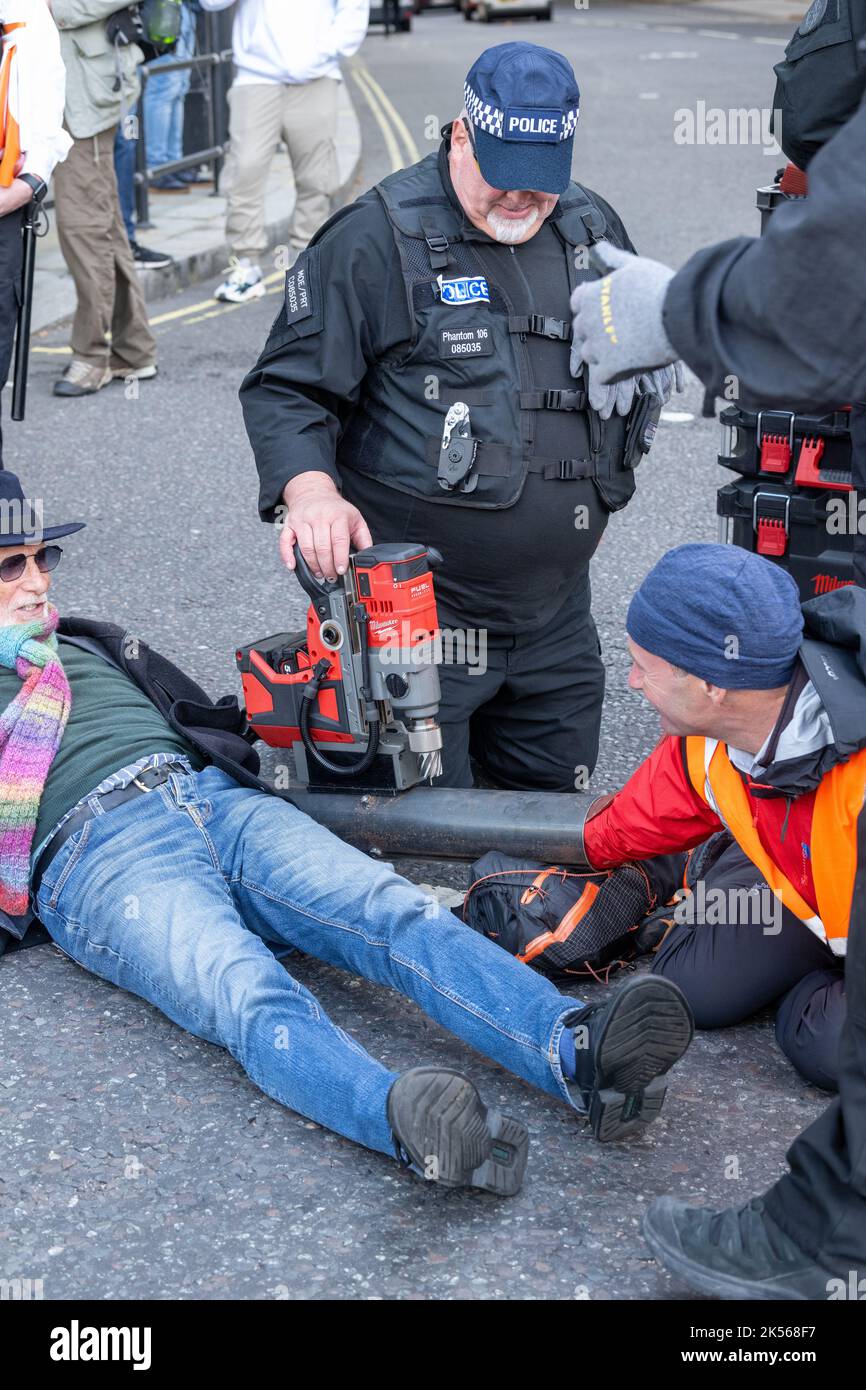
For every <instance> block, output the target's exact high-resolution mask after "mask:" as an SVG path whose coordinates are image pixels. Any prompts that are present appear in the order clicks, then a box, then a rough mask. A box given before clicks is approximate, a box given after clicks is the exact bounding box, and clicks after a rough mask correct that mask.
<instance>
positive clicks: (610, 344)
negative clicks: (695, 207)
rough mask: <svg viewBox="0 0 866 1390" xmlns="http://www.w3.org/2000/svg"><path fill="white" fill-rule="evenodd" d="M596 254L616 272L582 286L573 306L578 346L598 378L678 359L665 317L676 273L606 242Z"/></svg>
mask: <svg viewBox="0 0 866 1390" xmlns="http://www.w3.org/2000/svg"><path fill="white" fill-rule="evenodd" d="M593 255H594V258H595V259H596V260H597V261H600V262H601V263H602V264H603V265H604V266H605V267H606V268H607V269H608V271H612V272H613V273H612V274H607V275H603V276H602V277H601V278H600V279H598V280H590V281H587V282H586V283H585V284H583V285H578V287H577V289H576V290H575V291H574V294H573V295H572V296H571V309H572V313H573V314H574V321H573V329H574V344H575V347H576V349H577V351H578V352H579V353H580V356H581V358H582V359H583V361H584V362H587V363H589V365H590V367H591V368H593V369H594V372H595V375H596V377H597V380H598V381H599V382H600V383H603V384H604V383H610V382H618V381H623V380H624V379H625V378H626V377H630V376H634V375H635V373H636V372H640V371H650V370H653V369H655V368H656V367H663V366H666V365H667V364H668V363H670V362H673V361H675V359H676V356H677V354H676V350H675V349H674V348H673V347H672V346H671V342H670V339H669V338H668V336H667V333H666V332H665V326H664V319H663V317H662V308H663V305H664V301H665V296H666V294H667V290H668V285H669V284H670V282H671V280H672V279H673V274H674V272H673V271H672V270H670V269H669V268H668V267H667V266H666V265H661V264H660V262H659V261H651V260H648V259H647V258H646V257H645V256H634V255H632V254H631V252H629V251H622V250H620V249H619V248H618V247H616V246H611V245H610V244H609V243H608V242H604V241H600V242H597V243H596V245H595V246H594V247H593Z"/></svg>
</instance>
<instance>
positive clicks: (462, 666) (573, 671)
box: [436, 570, 604, 792]
mask: <svg viewBox="0 0 866 1390" xmlns="http://www.w3.org/2000/svg"><path fill="white" fill-rule="evenodd" d="M590 600H591V591H590V583H589V572H588V570H584V571H583V572H582V573H581V575H580V576H579V578H578V580H577V581H576V583H575V587H574V590H573V591H572V593H571V595H570V596H569V598H568V600H567V601H566V603H565V604H564V605H563V607H562V608H561V609H560V611H559V612H558V613H557V614H556V616H555V617H554V618H552V619H551V620H550V621H549V622H548V623H546V624H545V625H544V627H542V628H539V629H538V630H537V631H535V632H530V633H524V634H521V635H518V636H513V637H505V636H497V635H496V634H493V633H486V632H483V631H482V632H477V633H473V632H472V631H471V630H470V632H469V633H466V630H465V629H464V628H462V627H461V626H460V620H459V619H456V618H452V617H449V615H448V614H447V613H446V612H444V611H442V609H441V607H440V612H439V623H440V628H441V629H442V631H443V664H442V665H441V666H440V667H439V680H440V683H441V686H442V700H441V703H440V706H439V722H440V724H441V726H442V738H443V750H442V751H443V773H442V777H441V778H440V779H438V781H437V783H436V785H437V786H442V787H471V786H472V784H473V773H472V766H471V759H473V758H474V759H475V760H476V762H477V763H478V764H479V766H480V767H481V768H482V769H483V770H484V772H485V773H487V775H488V776H489V777H491V778H492V779H493V780H494V781H495V782H496V783H497V784H498V785H499V786H502V787H513V788H516V789H524V788H526V789H533V788H534V789H538V790H541V791H557V792H559V791H561V792H573V791H575V790H578V791H580V790H583V789H584V788H585V786H586V781H587V779H588V777H589V775H590V773H591V772H592V770H593V768H594V767H595V764H596V759H597V757H598V736H599V727H600V724H601V706H602V700H603V697H604V665H603V664H602V660H601V647H600V644H599V640H598V633H597V631H596V627H595V623H594V622H593V619H592V614H591V613H590Z"/></svg>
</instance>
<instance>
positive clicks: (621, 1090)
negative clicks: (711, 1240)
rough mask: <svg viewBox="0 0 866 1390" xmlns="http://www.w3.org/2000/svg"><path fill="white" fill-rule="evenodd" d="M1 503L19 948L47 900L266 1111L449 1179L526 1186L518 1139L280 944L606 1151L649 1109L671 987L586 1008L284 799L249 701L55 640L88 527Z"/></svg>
mask: <svg viewBox="0 0 866 1390" xmlns="http://www.w3.org/2000/svg"><path fill="white" fill-rule="evenodd" d="M0 502H2V507H0V515H2V518H3V530H2V531H0V708H2V709H3V710H4V713H3V714H2V716H0V909H2V911H3V912H4V913H5V914H6V917H5V921H4V923H3V925H5V926H6V927H8V928H9V929H11V930H12V931H13V932H14V933H15V934H16V935H19V936H20V934H21V932H22V930H23V929H24V927H25V926H26V921H27V916H28V912H29V910H30V904H31V903H32V905H33V909H34V910H35V911H36V912H38V915H39V918H40V920H41V921H42V922H43V924H44V925H45V927H46V928H47V930H48V932H49V933H50V935H51V936H52V938H53V939H54V941H55V942H56V943H57V945H58V946H59V947H60V948H61V950H62V951H64V952H65V953H66V954H67V955H68V956H70V957H71V958H72V959H73V960H75V961H77V962H78V963H79V964H81V965H83V966H84V967H85V968H86V969H88V970H90V971H92V972H93V973H94V974H96V975H100V976H102V977H103V978H104V979H107V980H110V981H111V982H112V983H114V984H117V985H120V986H122V987H123V988H124V989H127V990H129V991H131V992H132V993H134V994H138V995H140V996H141V997H142V998H144V999H147V1000H148V1001H149V1002H150V1003H152V1004H155V1005H156V1006H157V1007H158V1008H160V1009H161V1010H162V1011H163V1013H165V1014H167V1015H168V1017H169V1018H171V1019H172V1020H173V1021H174V1022H175V1023H178V1024H180V1025H181V1026H182V1027H184V1028H186V1029H187V1030H188V1031H189V1032H191V1033H194V1034H196V1035H197V1036H198V1037H201V1038H205V1039H206V1040H207V1041H208V1042H213V1043H218V1044H220V1045H221V1046H223V1047H225V1048H227V1049H228V1051H230V1052H231V1054H232V1056H234V1057H235V1058H237V1060H238V1061H239V1062H240V1063H241V1065H242V1066H243V1067H244V1069H245V1070H246V1072H247V1073H248V1075H249V1076H250V1077H251V1079H252V1080H253V1081H255V1082H256V1084H257V1085H258V1086H259V1087H261V1089H262V1090H263V1091H265V1092H266V1093H267V1094H268V1095H270V1096H272V1097H273V1098H274V1099H275V1100H278V1101H279V1102H280V1103H281V1104H283V1105H285V1106H288V1107H289V1108H290V1109H292V1110H296V1111H298V1112H299V1113H301V1114H302V1115H305V1116H308V1117H309V1118H310V1119H312V1120H315V1121H316V1122H317V1123H318V1124H321V1125H324V1126H326V1127H327V1128H329V1129H333V1130H336V1131H337V1132H338V1133H339V1134H343V1135H345V1136H347V1137H348V1138H351V1139H354V1140H356V1141H357V1142H358V1143H360V1144H366V1145H367V1146H368V1147H369V1148H372V1149H377V1150H379V1151H380V1152H381V1153H385V1154H389V1155H392V1156H393V1155H395V1154H396V1156H397V1157H398V1159H400V1160H401V1161H402V1162H403V1163H405V1164H407V1165H408V1166H410V1167H412V1168H413V1169H414V1170H415V1171H416V1172H420V1173H422V1174H423V1175H424V1176H425V1177H427V1178H430V1179H434V1180H437V1181H439V1182H442V1183H444V1184H445V1185H446V1186H459V1185H471V1186H475V1187H482V1188H486V1189H488V1190H490V1191H493V1192H497V1193H500V1194H501V1195H510V1194H511V1193H514V1192H516V1191H517V1190H518V1188H519V1187H520V1183H521V1179H522V1176H523V1168H524V1165H525V1162H526V1153H527V1147H528V1134H527V1130H526V1128H525V1126H524V1125H523V1124H522V1123H521V1122H520V1121H519V1120H516V1119H512V1118H511V1117H509V1116H506V1115H500V1114H498V1113H497V1112H496V1111H493V1110H488V1109H487V1108H486V1107H485V1106H484V1104H483V1103H482V1101H481V1098H480V1097H479V1095H478V1093H477V1091H476V1089H475V1087H474V1085H473V1084H472V1082H471V1081H469V1080H468V1079H467V1078H466V1077H464V1076H462V1075H460V1074H459V1073H457V1072H454V1071H450V1070H447V1069H443V1068H436V1067H424V1066H419V1067H413V1068H412V1069H410V1070H408V1071H406V1072H403V1073H402V1074H400V1075H396V1074H395V1073H393V1072H390V1071H388V1070H387V1068H385V1067H384V1066H382V1065H381V1063H379V1062H376V1061H374V1060H373V1058H372V1057H370V1056H368V1054H367V1053H366V1052H365V1051H364V1050H363V1048H362V1047H360V1046H359V1044H358V1043H356V1042H354V1041H353V1040H352V1039H351V1038H349V1037H348V1036H347V1034H346V1033H344V1032H343V1030H342V1029H340V1028H338V1027H337V1026H336V1024H335V1023H333V1022H332V1021H331V1019H329V1018H328V1016H327V1015H326V1013H325V1012H324V1010H323V1008H322V1006H321V1005H320V1004H319V1003H318V1001H317V1000H316V999H315V998H314V997H313V995H312V994H311V993H310V992H309V990H307V989H306V988H305V987H304V986H303V985H302V984H301V983H300V982H299V981H297V980H295V979H293V978H292V976H291V975H290V974H288V972H287V971H286V970H285V968H284V967H283V966H282V964H280V963H279V961H278V960H277V959H275V952H280V953H281V954H284V953H285V952H286V948H289V949H297V950H302V951H304V952H305V953H306V954H308V955H312V956H315V957H317V958H318V959H319V960H324V961H327V962H328V963H329V964H331V965H336V966H339V967H341V968H342V969H344V970H349V971H351V972H353V973H354V974H356V975H361V976H363V977H365V978H366V979H369V980H373V981H375V982H376V983H378V984H383V985H388V986H390V987H391V988H392V989H396V990H399V991H400V992H401V993H402V994H404V995H405V996H406V997H407V998H409V999H412V1000H413V1001H414V1002H415V1003H417V1004H418V1005H419V1006H420V1007H421V1008H422V1009H423V1010H424V1012H425V1013H426V1014H427V1015H428V1016H429V1017H430V1018H432V1019H434V1020H435V1021H436V1022H437V1023H440V1024H442V1025H443V1027H445V1028H448V1029H450V1030H451V1031H452V1032H453V1033H456V1034H457V1035H458V1036H459V1037H461V1038H463V1039H464V1040H465V1041H466V1042H468V1043H470V1044H472V1046H474V1047H476V1048H477V1049H478V1050H479V1051H481V1052H485V1053H486V1054H487V1055H488V1056H490V1057H492V1058H493V1059H494V1061H497V1062H499V1063H500V1064H501V1065H502V1066H505V1067H507V1068H509V1069H510V1070H511V1071H513V1072H515V1073H516V1074H517V1075H518V1076H521V1077H523V1078H524V1079H525V1080H527V1081H530V1082H532V1083H533V1084H534V1085H536V1086H538V1087H540V1088H541V1089H542V1090H543V1091H546V1092H548V1093H549V1094H551V1095H554V1096H557V1097H558V1098H560V1099H561V1100H564V1101H565V1102H566V1103H567V1104H569V1105H571V1106H572V1107H573V1109H574V1110H575V1111H576V1112H578V1113H579V1114H584V1115H587V1116H588V1119H589V1122H590V1123H591V1125H592V1129H593V1132H594V1133H595V1134H596V1136H597V1137H598V1138H599V1139H619V1138H622V1137H624V1136H625V1135H626V1134H627V1133H629V1132H630V1131H632V1130H634V1129H635V1128H637V1129H640V1128H641V1127H642V1126H643V1125H645V1124H647V1123H648V1122H649V1121H651V1120H652V1119H654V1118H655V1116H656V1115H657V1114H658V1112H659V1109H660V1106H661V1103H662V1099H663V1097H664V1091H665V1084H666V1083H665V1079H664V1077H665V1073H666V1072H667V1071H668V1070H669V1068H670V1067H671V1066H672V1065H673V1064H674V1062H676V1061H677V1060H678V1058H679V1057H681V1056H682V1054H683V1053H684V1052H685V1050H686V1048H687V1047H688V1044H689V1041H690V1039H691V1034H692V1019H691V1014H690V1012H689V1009H688V1006H687V1005H686V1003H685V1001H684V999H683V996H682V993H681V991H680V990H679V989H678V988H677V986H676V985H673V984H671V983H670V982H669V981H667V980H664V979H658V978H654V977H644V978H643V979H640V980H633V981H632V982H631V983H630V985H628V986H627V987H626V988H625V989H623V990H621V991H619V993H618V994H616V995H615V997H613V998H612V999H611V1000H610V1002H609V1003H606V1004H603V1005H600V1004H594V1005H589V1006H582V1005H581V1004H579V1003H576V1002H575V1000H573V999H570V998H568V997H566V996H564V995H562V994H560V993H559V991H558V990H557V989H556V988H555V986H554V985H553V984H552V983H551V982H550V981H549V980H544V979H542V978H541V977H540V976H537V975H534V974H532V973H531V972H530V971H527V970H524V968H523V966H522V965H520V964H519V963H518V962H517V961H515V960H513V959H512V958H511V957H510V956H508V955H506V954H505V952H503V951H500V950H499V948H498V947H497V946H495V945H493V944H492V943H491V942H489V941H487V940H486V939H485V938H484V937H482V936H479V935H477V934H476V933H475V932H473V931H471V930H470V929H469V928H468V927H466V926H464V925H463V924H462V923H461V922H459V921H458V920H457V918H456V917H454V916H453V915H452V914H451V913H450V912H448V911H446V910H445V909H444V908H442V907H441V906H440V905H439V904H438V903H437V902H436V901H435V900H434V899H433V898H431V897H430V896H429V895H428V894H427V893H425V892H424V891H423V890H422V889H420V888H418V887H416V886H415V885H414V884H411V883H409V882H407V880H406V879H403V878H400V877H399V876H398V875H397V874H396V873H394V871H393V869H391V868H390V866H388V865H385V864H381V863H377V862H376V861H374V860H373V859H370V858H368V857H367V856H365V855H364V854H361V853H360V852H359V851H357V850H355V849H351V848H350V847H349V846H348V845H345V844H344V843H343V842H342V841H340V840H338V839H337V838H336V837H335V836H334V835H332V834H331V833H330V832H329V831H327V830H325V829H324V828H322V827H321V826H319V825H317V824H316V823H315V822H314V821H312V820H310V819H309V817H307V816H305V815H304V814H303V813H302V812H301V811H299V810H298V809H297V808H296V807H294V806H292V805H291V804H290V803H289V802H288V801H285V800H283V799H281V798H279V797H278V796H276V795H274V794H273V792H272V789H271V788H269V787H267V786H266V784H265V783H264V782H260V781H259V780H258V778H257V777H256V776H255V773H256V772H257V770H258V758H257V756H256V754H255V753H254V752H253V750H252V748H251V746H250V743H249V740H248V738H247V737H246V736H245V735H244V733H243V732H242V730H243V722H244V721H243V717H242V715H241V712H240V711H239V710H238V708H237V703H236V701H235V700H234V699H228V698H227V699H224V700H222V701H220V702H219V703H218V704H216V705H214V704H212V703H211V702H210V701H209V700H208V698H207V696H206V695H205V694H204V692H203V691H201V690H200V689H199V688H198V686H196V685H195V683H194V682H193V681H192V680H190V679H189V677H188V676H185V675H184V674H183V673H182V672H180V671H179V670H177V668H176V667H174V666H172V665H171V664H170V663H169V662H168V661H166V660H165V659H164V658H162V657H160V656H158V655H157V654H156V653H155V652H150V651H148V649H147V648H146V646H145V645H144V644H143V643H140V642H138V641H137V640H136V639H134V638H132V637H130V635H129V634H128V633H124V632H123V631H122V629H121V628H119V627H115V626H114V625H113V624H110V623H97V622H90V621H88V620H86V619H70V620H68V621H66V622H65V623H64V624H62V625H61V626H60V628H59V637H60V641H59V642H58V641H57V640H56V637H55V630H56V629H57V628H58V615H57V611H56V609H54V608H53V607H52V606H51V605H50V604H49V603H48V601H47V595H48V589H49V586H50V583H51V578H50V571H51V570H53V568H54V567H55V565H56V564H57V561H58V560H59V558H60V548H59V547H58V546H56V545H55V544H54V542H55V541H56V540H57V539H58V538H59V537H62V536H64V535H68V534H70V533H72V532H74V531H78V530H80V529H81V525H82V523H80V522H78V523H67V524H65V525H60V526H54V527H49V528H44V527H43V526H42V522H41V515H39V513H38V512H37V514H36V515H37V518H38V524H37V521H36V520H34V510H33V508H32V507H29V506H28V504H27V499H25V497H24V495H23V490H22V488H21V484H20V482H19V481H18V479H17V478H16V477H15V475H14V474H12V473H8V472H4V473H0ZM16 517H17V518H18V519H17V520H16V519H15V518H16ZM16 526H17V527H18V529H17V530H16V529H14V528H15V527H16ZM271 948H273V949H271Z"/></svg>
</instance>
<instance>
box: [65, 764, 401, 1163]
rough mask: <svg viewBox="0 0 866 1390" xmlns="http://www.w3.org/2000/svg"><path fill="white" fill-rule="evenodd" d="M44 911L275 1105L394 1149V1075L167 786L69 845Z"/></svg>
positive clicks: (110, 972) (69, 944)
mask: <svg viewBox="0 0 866 1390" xmlns="http://www.w3.org/2000/svg"><path fill="white" fill-rule="evenodd" d="M39 916H40V919H41V920H42V922H43V923H44V925H45V926H46V928H47V929H48V931H49V932H50V934H51V936H52V938H53V939H54V940H55V941H56V942H57V944H58V946H60V948H61V949H62V950H63V951H65V952H66V954H67V955H69V956H71V957H72V959H73V960H76V961H78V963H79V964H80V965H83V966H84V967H85V968H86V969H87V970H90V971H92V972H93V973H94V974H96V975H100V976H101V977H102V978H103V979H106V980H110V981H111V982H112V983H113V984H116V985H119V986H120V987H121V988H122V989H126V990H129V991H130V992H131V993H133V994H137V995H140V996H141V997H142V998H143V999H146V1000H148V1001H149V1002H150V1003H151V1004H154V1005H156V1007H157V1008H158V1009H160V1010H161V1011H162V1012H163V1013H164V1014H166V1015H167V1016H168V1017H169V1018H171V1019H172V1020H173V1021H174V1022H175V1023H178V1024H180V1026H181V1027H182V1028H186V1029H187V1031H188V1032H190V1033H194V1034H195V1035H196V1036H197V1037H200V1038H204V1039H205V1040H206V1041H208V1042H212V1043H217V1044H219V1045H220V1046H222V1047H224V1048H226V1049H227V1050H228V1051H229V1052H230V1053H231V1054H232V1056H233V1057H235V1058H236V1059H237V1061H238V1062H240V1064H241V1066H242V1067H243V1068H244V1070H245V1071H246V1072H247V1074H248V1075H249V1076H250V1078H251V1079H252V1080H253V1081H254V1082H255V1083H256V1085H257V1086H259V1087H261V1089H262V1090H263V1091H265V1092H266V1093H267V1094H268V1095H270V1096H272V1097H273V1098H274V1099H275V1100H277V1101H279V1102H280V1103H281V1104H283V1105H285V1106H288V1107H289V1108H290V1109H292V1110H295V1111H298V1112H299V1113H300V1114H303V1115H306V1116H308V1117H309V1118H310V1119H313V1120H315V1121H317V1123H319V1124H321V1125H325V1126H327V1127H328V1128H329V1129H333V1130H336V1131H337V1132H338V1133H340V1134H343V1135H345V1136H346V1137H348V1138H350V1139H354V1140H356V1141H357V1142H358V1143H361V1144H365V1145H367V1147H369V1148H372V1149H378V1150H379V1151H380V1152H383V1153H393V1152H394V1148H393V1143H392V1139H391V1133H390V1129H389V1126H388V1124H387V1120H386V1116H385V1102H386V1098H387V1094H388V1091H389V1089H390V1087H391V1084H392V1082H393V1080H394V1076H393V1074H392V1073H390V1072H389V1071H388V1070H387V1069H386V1068H385V1067H383V1066H382V1065H381V1064H380V1063H379V1062H377V1061H375V1060H374V1059H373V1058H372V1057H370V1056H368V1055H367V1053H366V1052H364V1050H363V1049H362V1048H361V1047H359V1046H358V1045H357V1043H355V1042H353V1041H352V1040H351V1039H350V1038H349V1037H348V1036H347V1034H346V1033H344V1032H343V1030H342V1029H340V1028H338V1027H337V1026H336V1024H334V1023H333V1022H332V1021H331V1020H330V1019H329V1018H328V1016H327V1015H326V1013H325V1012H324V1010H323V1009H322V1007H321V1005H320V1004H318V1003H317V1001H316V999H315V998H314V997H313V995H312V994H311V993H310V992H309V990H307V989H305V988H304V986H303V985H302V984H300V983H299V982H298V981H297V980H294V979H293V978H292V977H291V975H289V974H288V973H287V972H286V970H285V969H284V968H283V966H282V965H281V964H280V963H279V962H278V961H277V960H275V958H274V956H273V954H272V953H271V951H269V950H268V947H267V946H266V945H265V944H264V942H263V941H261V940H260V939H259V937H258V936H256V935H255V934H254V933H253V932H251V931H249V930H248V929H247V928H246V926H245V924H244V923H243V921H242V920H241V918H240V916H239V914H238V911H237V907H236V905H235V903H234V902H233V900H232V894H231V891H230V890H229V888H228V886H227V884H226V882H225V879H224V878H223V876H222V874H221V873H220V871H219V869H218V868H217V866H216V865H215V863H214V860H213V858H212V856H211V854H210V853H209V849H208V841H207V838H206V836H205V835H203V834H202V832H201V831H200V830H199V828H198V827H197V825H196V824H195V822H194V820H193V819H192V817H191V816H190V815H189V814H188V812H187V811H186V810H184V809H179V808H178V807H177V806H174V807H173V809H172V806H171V801H170V800H168V801H166V800H164V799H163V796H162V789H160V790H159V791H154V792H150V793H148V795H147V796H145V797H142V798H141V799H140V800H137V801H134V802H130V803H129V804H128V805H126V806H122V807H119V808H117V809H116V810H114V811H111V812H109V813H107V814H106V815H103V816H101V817H98V818H96V819H95V820H92V821H89V822H88V824H87V825H86V826H85V828H84V830H83V831H80V832H79V833H78V834H77V835H76V836H73V837H72V838H71V839H70V840H69V841H68V842H67V843H66V844H65V845H64V846H63V848H62V849H61V851H60V852H59V854H58V855H57V856H56V858H55V859H54V860H53V861H52V863H51V864H50V865H49V867H48V869H47V871H46V873H45V877H44V879H43V882H42V885H41V887H40V892H39Z"/></svg>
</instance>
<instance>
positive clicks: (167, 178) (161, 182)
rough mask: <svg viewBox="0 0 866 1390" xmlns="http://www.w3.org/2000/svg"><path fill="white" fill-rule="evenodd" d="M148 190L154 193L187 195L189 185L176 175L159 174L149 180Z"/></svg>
mask: <svg viewBox="0 0 866 1390" xmlns="http://www.w3.org/2000/svg"><path fill="white" fill-rule="evenodd" d="M148 188H150V189H152V190H153V192H154V193H189V184H188V183H185V182H184V180H183V179H182V178H180V176H179V175H178V174H160V175H159V176H158V177H157V178H155V179H151V180H150V182H149V184H148Z"/></svg>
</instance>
